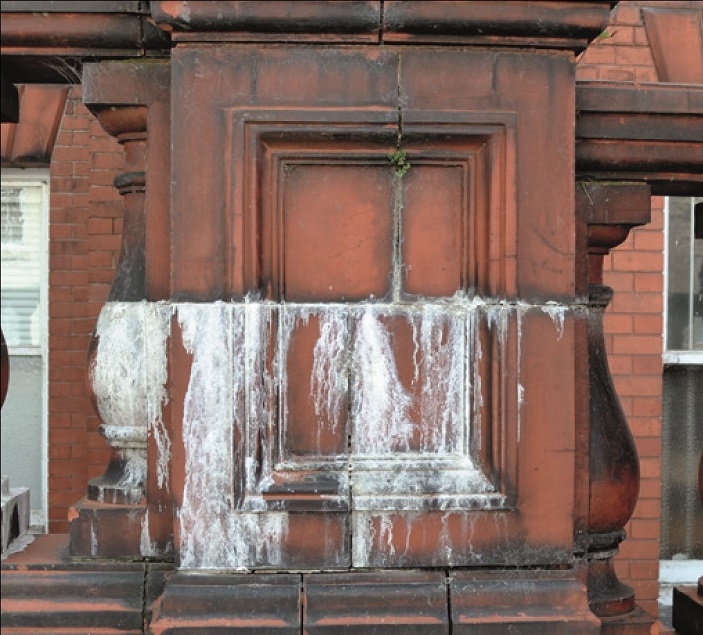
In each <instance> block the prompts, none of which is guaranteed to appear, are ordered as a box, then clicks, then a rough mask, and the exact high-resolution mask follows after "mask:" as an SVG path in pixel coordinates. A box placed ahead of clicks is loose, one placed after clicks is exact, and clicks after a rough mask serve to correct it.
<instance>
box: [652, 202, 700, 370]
mask: <svg viewBox="0 0 703 635" xmlns="http://www.w3.org/2000/svg"><path fill="white" fill-rule="evenodd" d="M683 198H690V199H691V201H692V202H693V199H694V198H695V197H693V196H691V197H683ZM691 216H692V218H691V223H693V204H691ZM690 240H691V252H693V245H694V243H693V241H694V236H693V231H691V238H690ZM694 276H695V272H694V271H693V267H691V271H690V278H691V280H690V285H689V288H690V289H693V286H694ZM668 321H669V197H668V196H667V197H666V198H665V199H664V332H663V334H662V361H663V362H664V364H685V365H689V366H690V365H703V351H688V350H668V349H667V348H666V339H667V333H668V332H669V324H668Z"/></svg>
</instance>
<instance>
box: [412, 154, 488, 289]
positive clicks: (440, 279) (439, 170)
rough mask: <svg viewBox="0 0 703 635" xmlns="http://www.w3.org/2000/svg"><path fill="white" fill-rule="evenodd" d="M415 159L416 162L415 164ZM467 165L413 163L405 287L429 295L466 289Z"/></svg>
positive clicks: (467, 257) (467, 256)
mask: <svg viewBox="0 0 703 635" xmlns="http://www.w3.org/2000/svg"><path fill="white" fill-rule="evenodd" d="M413 163H415V162H413ZM466 185H467V183H466V179H465V178H464V171H463V170H462V169H461V167H459V166H456V167H450V166H447V167H445V166H439V165H436V166H432V165H412V167H411V169H410V170H409V171H408V172H407V173H406V174H405V176H404V177H403V203H402V206H403V217H402V218H403V221H402V267H403V278H404V285H403V290H404V291H405V292H406V293H409V294H411V295H420V296H425V297H440V296H451V295H453V294H454V293H455V292H456V291H459V290H460V289H462V288H464V283H465V278H466V273H467V259H469V258H470V257H473V256H474V254H471V255H469V254H468V253H467V250H468V245H467V241H468V236H467V232H468V231H469V230H468V227H467V224H468V220H469V219H468V210H467V209H466V204H467V202H468V199H467V196H468V192H466V191H465V190H466Z"/></svg>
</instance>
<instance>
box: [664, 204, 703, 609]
mask: <svg viewBox="0 0 703 635" xmlns="http://www.w3.org/2000/svg"><path fill="white" fill-rule="evenodd" d="M702 201H703V199H701V198H674V197H670V198H668V199H667V202H666V207H665V225H664V228H665V255H666V260H665V263H666V264H665V284H664V289H665V297H664V377H663V388H662V390H663V395H662V399H663V404H662V406H663V407H662V501H661V504H662V512H661V547H660V557H661V558H662V562H661V568H660V583H661V587H660V588H661V593H660V604H661V609H662V612H663V614H666V613H667V611H668V610H670V609H669V608H668V606H669V605H670V604H671V587H672V586H673V585H675V584H682V583H685V584H693V583H695V581H696V580H697V578H698V575H700V571H701V567H703V510H701V506H700V501H699V498H698V462H699V460H700V456H701V451H702V450H703V426H701V419H700V417H701V412H703V391H702V390H701V387H702V386H703V235H701V232H703V218H701V216H702V214H701V210H703V207H702V206H701V204H702Z"/></svg>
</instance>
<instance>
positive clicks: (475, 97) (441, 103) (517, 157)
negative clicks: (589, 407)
mask: <svg viewBox="0 0 703 635" xmlns="http://www.w3.org/2000/svg"><path fill="white" fill-rule="evenodd" d="M571 72H572V71H571V68H570V66H569V61H568V58H567V57H566V56H564V57H563V58H562V57H560V56H550V57H549V58H547V57H543V58H542V57H540V58H538V57H537V56H535V57H534V58H531V59H530V61H529V64H528V65H525V59H524V57H522V56H520V55H518V54H512V53H509V52H506V53H493V52H488V51H476V50H473V51H466V50H458V49H452V50H422V49H419V48H418V49H409V50H407V51H404V52H403V62H402V65H401V72H400V79H399V82H400V86H399V90H400V98H401V101H402V103H403V105H404V114H403V135H404V138H405V136H406V133H408V132H409V130H408V128H407V126H408V124H409V123H411V122H413V123H415V122H417V124H418V127H420V125H421V124H423V123H424V124H425V125H427V124H428V123H429V122H428V121H427V119H429V117H428V116H427V115H425V117H426V118H425V120H424V121H423V118H422V115H421V114H420V112H422V111H429V112H431V113H433V114H432V119H434V120H440V121H441V120H442V119H443V118H444V125H445V127H447V128H448V129H449V130H452V126H454V130H455V129H456V126H458V125H459V124H464V126H465V128H464V130H465V134H467V135H470V134H472V132H474V133H476V134H481V132H482V127H481V124H483V126H484V128H483V131H484V134H485V131H486V128H487V127H488V126H489V124H492V125H494V126H498V127H500V129H502V130H504V134H505V137H504V141H502V143H504V144H505V145H503V146H502V147H503V150H504V153H505V154H500V152H498V153H497V154H495V155H494V154H491V163H490V167H489V168H487V171H488V173H487V174H484V175H483V176H479V177H478V178H477V182H478V183H480V184H485V186H486V187H489V184H490V187H491V188H495V189H492V190H491V192H490V196H489V198H490V201H491V202H490V212H489V215H488V218H489V219H490V220H491V221H493V220H496V219H502V223H498V224H496V225H495V226H490V233H489V236H490V238H491V241H492V245H494V246H495V248H491V250H490V251H489V253H488V254H486V256H485V258H486V260H489V261H490V262H491V264H492V265H494V266H495V267H496V268H497V269H498V272H497V273H495V274H494V275H493V277H492V279H491V280H490V281H489V284H487V285H485V287H486V291H485V292H484V293H487V294H488V295H493V294H497V295H506V296H507V297H515V295H518V296H519V297H522V298H525V299H537V298H546V299H555V298H566V297H572V296H573V294H574V258H573V253H574V250H575V244H574V233H575V232H574V228H573V218H571V219H569V218H567V217H566V216H563V215H560V216H559V217H558V218H557V217H556V216H555V215H554V214H552V213H551V212H550V211H549V207H548V206H545V205H544V200H543V197H542V196H541V195H540V194H539V193H538V192H537V190H535V189H533V188H532V187H531V186H530V185H529V184H530V183H534V182H538V181H539V180H540V179H541V178H542V176H543V174H544V173H545V170H546V171H547V172H548V173H549V174H550V175H551V179H550V188H551V194H552V196H553V197H554V199H553V200H559V201H561V203H559V205H560V206H562V205H563V206H566V207H568V206H570V205H573V196H574V194H573V178H572V174H571V171H572V167H573V166H571V164H570V163H569V161H571V159H569V160H567V158H568V156H571V155H570V154H569V150H568V148H571V147H572V144H573V130H572V127H571V126H572V125H573V124H571V123H570V121H571V118H572V116H573V115H572V114H571V113H573V109H574V105H573V103H572V102H571V98H569V99H567V100H562V99H560V100H559V105H558V107H557V106H555V102H554V100H553V99H551V98H550V97H548V95H553V94H559V95H561V96H563V95H570V94H572V91H571V88H570V82H571ZM458 77H461V78H462V81H460V82H458V81H456V80H457V78H458ZM547 99H550V101H549V104H550V108H551V110H550V111H549V114H548V115H547V110H548V109H547V108H545V109H525V108H520V107H518V106H517V104H518V103H523V102H522V100H532V101H533V103H542V102H544V101H545V100H547ZM545 103H546V102H545ZM554 108H557V110H554ZM462 110H465V111H470V112H472V114H473V115H474V117H475V119H474V121H470V120H466V119H464V121H462V113H461V112H457V111H462ZM516 111H518V113H519V114H518V115H517V116H516V117H515V118H514V119H511V117H510V113H514V112H516ZM440 113H441V114H440ZM434 142H435V143H436V141H434ZM554 147H560V148H563V150H564V155H563V156H559V157H557V155H556V154H555V153H554V152H553V150H552V149H553V148H554ZM523 153H524V154H523ZM548 166H549V167H548ZM410 171H412V167H411V169H410ZM514 206H517V207H518V208H519V210H520V213H519V215H517V214H516V213H515V211H514ZM515 258H516V259H517V260H516V264H515V268H514V270H513V273H514V275H513V276H512V278H508V276H507V270H508V264H509V263H510V262H514V261H515ZM481 260H482V259H481V258H480V255H479V257H478V261H479V262H481ZM501 267H505V269H506V271H502V270H501ZM500 278H503V279H504V280H505V282H504V283H503V284H502V285H501V284H500V283H499V282H498V281H497V280H498V279H500ZM483 286H484V285H478V288H479V289H481V291H483V288H482V287H483Z"/></svg>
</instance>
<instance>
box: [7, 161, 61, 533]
mask: <svg viewBox="0 0 703 635" xmlns="http://www.w3.org/2000/svg"><path fill="white" fill-rule="evenodd" d="M2 182H3V184H5V183H7V184H9V183H16V184H17V185H20V186H22V185H25V186H26V185H38V186H40V187H41V188H42V189H43V193H42V206H41V210H40V214H41V219H40V224H41V234H40V241H41V242H40V250H39V257H40V262H39V270H40V278H39V306H38V311H39V315H40V316H41V317H40V320H39V328H40V337H39V340H40V344H39V346H10V344H9V343H8V346H7V352H8V354H9V355H10V357H13V356H16V357H31V356H40V357H41V360H42V386H43V403H42V421H41V444H42V453H41V456H42V460H41V483H42V492H41V493H42V500H43V501H44V505H43V509H41V510H39V511H38V512H37V511H36V510H34V511H32V512H31V518H30V524H31V525H32V526H34V527H42V528H44V530H45V531H46V530H47V528H48V520H49V513H48V510H49V197H50V195H51V187H50V184H51V176H50V173H49V168H27V169H23V168H3V169H2Z"/></svg>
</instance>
